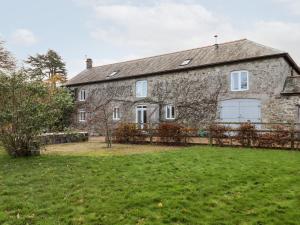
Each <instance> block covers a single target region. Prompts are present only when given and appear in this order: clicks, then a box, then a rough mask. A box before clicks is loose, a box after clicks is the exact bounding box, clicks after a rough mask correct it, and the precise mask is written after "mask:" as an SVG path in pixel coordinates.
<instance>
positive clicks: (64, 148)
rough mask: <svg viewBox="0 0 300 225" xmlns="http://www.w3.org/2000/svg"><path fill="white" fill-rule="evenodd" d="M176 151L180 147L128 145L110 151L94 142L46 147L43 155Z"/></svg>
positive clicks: (115, 146)
mask: <svg viewBox="0 0 300 225" xmlns="http://www.w3.org/2000/svg"><path fill="white" fill-rule="evenodd" d="M174 149H178V147H172V146H160V145H127V144H113V147H112V148H110V149H109V148H106V144H105V143H102V142H95V141H93V142H83V143H68V144H59V145H48V146H46V147H45V150H44V151H43V154H56V155H90V156H110V155H128V154H140V153H152V152H162V151H170V150H174Z"/></svg>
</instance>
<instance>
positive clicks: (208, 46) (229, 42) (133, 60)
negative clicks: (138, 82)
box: [93, 38, 256, 68]
mask: <svg viewBox="0 0 300 225" xmlns="http://www.w3.org/2000/svg"><path fill="white" fill-rule="evenodd" d="M246 40H247V41H249V40H248V39H247V38H242V39H239V40H235V41H228V42H223V43H220V44H218V45H219V46H220V45H225V44H232V43H236V42H241V41H246ZM255 43H256V42H255ZM213 46H215V44H213V45H207V46H203V47H197V48H191V49H186V50H181V51H175V52H170V53H163V54H160V55H154V56H147V57H142V58H138V59H131V60H125V61H121V62H115V63H108V64H103V65H100V66H94V67H93V68H97V67H102V66H109V65H116V64H121V63H128V62H135V61H139V60H144V59H152V58H156V57H161V56H166V55H172V54H176V53H182V52H188V51H193V50H197V49H198V50H199V49H204V48H210V47H213Z"/></svg>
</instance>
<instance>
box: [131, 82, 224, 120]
mask: <svg viewBox="0 0 300 225" xmlns="http://www.w3.org/2000/svg"><path fill="white" fill-rule="evenodd" d="M223 86H224V85H223V82H222V80H221V78H218V77H215V78H214V79H211V78H202V79H201V80H194V79H185V78H180V79H176V80H162V81H158V82H156V83H155V84H154V87H153V89H152V94H151V97H148V98H146V99H142V100H141V101H143V102H148V103H151V104H156V105H157V106H158V107H157V110H158V112H159V122H162V121H163V120H164V119H163V118H164V116H163V107H164V106H166V105H169V104H170V105H173V106H174V107H175V109H176V118H175V122H182V123H189V124H195V123H201V122H210V121H213V120H215V118H216V115H217V110H218V98H219V95H220V92H221V91H222V89H223ZM208 87H209V88H208ZM135 103H136V102H135ZM195 125H196V124H195Z"/></svg>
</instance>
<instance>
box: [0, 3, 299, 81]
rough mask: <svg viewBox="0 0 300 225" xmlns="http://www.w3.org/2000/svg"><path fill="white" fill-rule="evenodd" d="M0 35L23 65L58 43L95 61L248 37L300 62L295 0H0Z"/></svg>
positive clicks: (67, 55)
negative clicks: (31, 56)
mask: <svg viewBox="0 0 300 225" xmlns="http://www.w3.org/2000/svg"><path fill="white" fill-rule="evenodd" d="M0 5H1V8H0V11H1V13H0V39H1V40H4V41H5V46H6V48H7V49H8V50H10V51H11V52H12V53H13V54H14V56H15V57H16V58H17V59H18V63H19V65H22V63H23V60H25V59H26V58H27V57H28V56H29V55H35V54H37V53H45V52H46V51H47V50H48V49H53V50H55V51H57V52H58V53H59V54H60V55H61V56H62V58H63V59H64V61H65V62H66V65H67V70H68V77H69V78H72V77H74V76H75V75H76V74H78V73H79V72H80V71H82V70H84V69H85V59H86V57H88V58H92V59H93V62H94V66H99V65H103V64H108V63H113V62H119V61H125V60H131V59H136V58H140V57H147V56H152V55H157V54H162V53H168V52H174V51H179V50H185V49H189V48H197V47H202V46H207V45H211V44H214V43H215V40H214V35H216V34H217V35H218V36H219V38H218V42H219V43H222V42H227V41H233V40H238V39H242V38H247V39H250V40H253V41H256V42H259V43H261V44H264V45H268V46H270V47H273V48H276V49H280V50H283V51H286V52H289V53H290V54H291V56H292V57H293V58H294V60H295V61H296V62H297V63H298V65H299V64H300V0H251V1H249V0H247V1H246V0H243V1H242V0H143V1H141V0H48V1H46V0H26V1H22V0H9V1H7V0H0Z"/></svg>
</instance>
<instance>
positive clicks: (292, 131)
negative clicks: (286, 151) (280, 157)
mask: <svg viewBox="0 0 300 225" xmlns="http://www.w3.org/2000/svg"><path fill="white" fill-rule="evenodd" d="M294 148H295V122H294V121H293V122H292V123H291V149H292V150H294Z"/></svg>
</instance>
